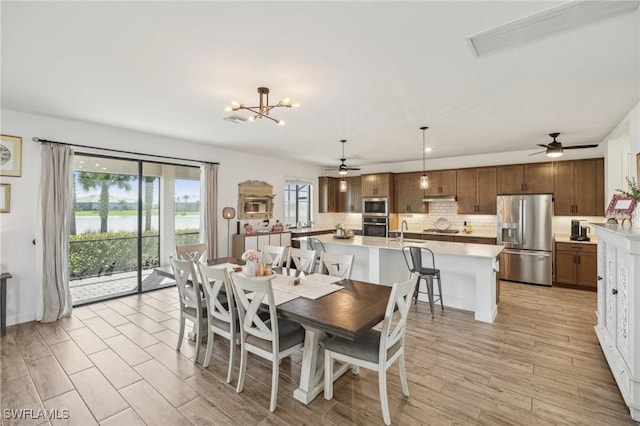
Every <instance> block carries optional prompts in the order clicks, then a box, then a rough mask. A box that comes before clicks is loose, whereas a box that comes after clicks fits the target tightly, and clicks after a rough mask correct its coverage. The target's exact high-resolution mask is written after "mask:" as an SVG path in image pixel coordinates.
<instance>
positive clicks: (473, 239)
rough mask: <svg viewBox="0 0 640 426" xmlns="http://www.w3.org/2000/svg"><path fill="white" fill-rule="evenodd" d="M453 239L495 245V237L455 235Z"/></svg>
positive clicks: (459, 241)
mask: <svg viewBox="0 0 640 426" xmlns="http://www.w3.org/2000/svg"><path fill="white" fill-rule="evenodd" d="M453 241H454V242H456V243H471V244H489V245H492V246H495V245H496V239H495V238H485V237H471V236H467V235H456V236H454V237H453Z"/></svg>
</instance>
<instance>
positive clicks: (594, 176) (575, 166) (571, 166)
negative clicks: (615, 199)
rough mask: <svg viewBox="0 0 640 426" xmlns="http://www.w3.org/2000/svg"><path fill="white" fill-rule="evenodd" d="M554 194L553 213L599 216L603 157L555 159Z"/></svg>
mask: <svg viewBox="0 0 640 426" xmlns="http://www.w3.org/2000/svg"><path fill="white" fill-rule="evenodd" d="M554 195H555V197H554V213H555V214H556V216H601V215H602V214H603V213H604V160H603V159H601V158H598V159H590V160H575V161H562V162H558V163H557V164H556V176H555V191H554Z"/></svg>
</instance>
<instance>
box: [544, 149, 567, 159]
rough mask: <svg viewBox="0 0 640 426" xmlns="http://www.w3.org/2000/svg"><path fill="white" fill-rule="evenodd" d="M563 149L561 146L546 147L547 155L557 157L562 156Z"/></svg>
mask: <svg viewBox="0 0 640 426" xmlns="http://www.w3.org/2000/svg"><path fill="white" fill-rule="evenodd" d="M562 154H563V149H562V148H547V157H551V158H557V157H562Z"/></svg>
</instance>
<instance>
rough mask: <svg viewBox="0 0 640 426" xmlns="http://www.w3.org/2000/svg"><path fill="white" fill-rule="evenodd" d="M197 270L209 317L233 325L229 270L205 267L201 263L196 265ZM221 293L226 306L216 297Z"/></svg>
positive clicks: (232, 301)
mask: <svg viewBox="0 0 640 426" xmlns="http://www.w3.org/2000/svg"><path fill="white" fill-rule="evenodd" d="M198 270H199V272H200V282H201V285H202V288H203V289H204V297H205V300H206V303H207V312H208V314H209V316H210V317H212V318H216V319H218V320H220V321H224V322H226V323H229V324H234V323H235V315H236V314H235V306H234V300H233V297H232V296H233V289H232V287H231V276H230V275H229V270H228V269H227V268H216V267H212V266H206V265H205V264H203V263H200V264H198ZM222 291H224V293H225V294H226V300H227V306H225V305H224V304H223V303H222V300H224V299H222V298H219V297H218V296H219V295H220V292H222Z"/></svg>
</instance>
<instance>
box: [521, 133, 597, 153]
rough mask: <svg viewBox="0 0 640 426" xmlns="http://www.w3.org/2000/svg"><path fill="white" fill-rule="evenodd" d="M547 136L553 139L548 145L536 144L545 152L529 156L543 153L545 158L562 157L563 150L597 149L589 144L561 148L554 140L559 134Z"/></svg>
mask: <svg viewBox="0 0 640 426" xmlns="http://www.w3.org/2000/svg"><path fill="white" fill-rule="evenodd" d="M549 136H551V137H552V138H553V141H552V142H550V143H549V144H548V145H544V144H540V143H539V144H537V145H538V146H541V147H542V148H546V150H544V151H540V152H534V153H533V154H529V155H537V154H542V153H543V152H546V153H547V157H560V156H562V154H563V152H564V150H565V149H583V148H597V147H598V144H591V145H573V146H564V147H563V146H562V142H558V141H557V140H556V138H557V137H558V136H560V133H549Z"/></svg>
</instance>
